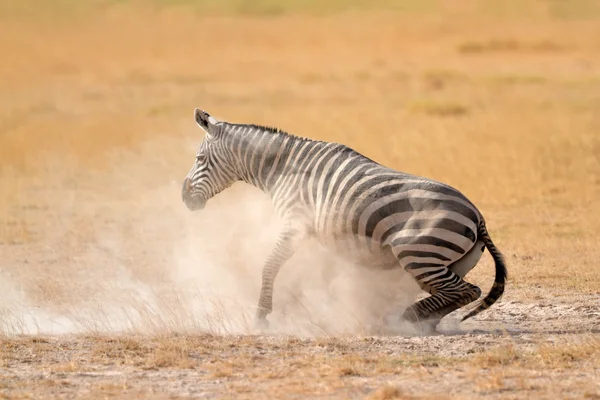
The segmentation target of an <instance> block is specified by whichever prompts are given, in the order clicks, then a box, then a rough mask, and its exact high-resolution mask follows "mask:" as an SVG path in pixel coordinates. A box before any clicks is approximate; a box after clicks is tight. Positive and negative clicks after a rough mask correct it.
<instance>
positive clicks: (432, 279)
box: [182, 109, 507, 326]
mask: <svg viewBox="0 0 600 400" xmlns="http://www.w3.org/2000/svg"><path fill="white" fill-rule="evenodd" d="M194 115H195V119H196V122H197V123H198V125H200V126H201V127H202V128H203V129H204V131H205V132H206V137H205V139H204V141H203V142H202V144H201V145H200V147H199V148H198V152H197V154H196V163H195V164H194V166H193V168H192V170H191V171H190V172H189V174H188V176H187V177H186V179H185V181H184V185H183V191H182V196H183V201H184V202H185V204H186V205H187V206H188V208H190V209H191V210H196V209H200V208H203V207H204V205H205V203H206V201H208V200H209V199H210V198H212V197H213V196H215V195H216V194H218V193H219V192H221V191H222V190H224V189H225V188H227V187H229V186H230V185H231V184H233V183H234V182H235V181H240V180H241V181H245V182H247V183H249V184H252V185H254V186H256V187H258V188H260V189H261V190H263V191H264V192H266V193H268V194H269V195H270V196H271V198H272V201H273V204H274V206H275V209H276V211H277V213H278V215H279V216H280V217H281V218H282V219H283V221H284V226H285V228H284V230H283V231H282V232H281V234H280V237H279V240H278V241H277V244H276V246H275V248H274V249H273V251H272V253H271V254H270V256H269V258H268V260H267V261H266V263H265V266H264V268H263V281H262V288H261V295H260V299H259V308H258V313H257V318H258V321H259V322H263V323H266V319H265V317H266V315H267V314H269V313H270V312H271V311H272V296H273V283H274V280H275V277H276V275H277V272H278V271H279V269H280V268H281V266H282V265H283V264H284V263H285V261H287V260H288V259H289V258H290V257H291V256H292V255H293V254H294V252H295V250H296V249H297V247H298V246H299V244H300V242H301V241H302V239H304V238H305V237H307V236H315V237H317V238H318V239H319V240H321V241H322V242H324V243H326V244H327V245H329V246H331V247H332V248H334V249H337V250H340V251H341V253H342V254H344V255H347V256H350V257H352V258H353V259H354V260H360V261H361V262H363V263H370V264H372V265H377V266H381V267H384V268H390V267H393V266H397V265H399V266H401V267H402V268H404V269H405V270H406V271H408V272H409V273H410V274H411V275H412V276H413V277H414V279H415V280H416V281H417V282H418V283H419V285H420V287H421V288H422V289H423V290H425V291H427V292H428V293H430V294H431V296H430V297H427V298H425V299H423V300H421V301H419V302H417V303H415V304H413V305H412V306H410V307H409V308H408V309H407V310H406V312H405V314H404V318H406V319H408V320H410V321H413V322H415V321H417V320H425V321H428V322H429V323H430V324H432V325H434V326H435V325H436V324H437V323H438V322H439V321H440V319H441V318H443V317H444V316H445V315H447V314H448V313H450V312H452V311H454V310H456V309H458V308H460V307H462V306H464V305H466V304H469V303H471V302H472V301H474V300H476V299H477V298H478V297H479V296H480V295H481V290H480V289H479V288H478V287H477V286H475V285H472V284H470V283H468V282H466V281H465V280H464V279H463V278H464V276H465V275H466V274H467V273H468V272H469V271H470V270H471V269H472V268H473V267H474V266H475V265H476V264H477V262H478V261H479V259H480V257H481V254H482V252H483V250H484V249H485V248H486V247H487V248H488V250H489V251H490V253H491V255H492V256H493V258H494V260H495V264H496V279H495V283H494V286H493V288H492V290H491V291H490V293H489V294H488V295H487V296H486V298H484V299H483V301H482V302H481V303H480V304H479V306H478V307H477V308H476V309H475V310H474V311H473V312H471V313H470V314H468V315H467V316H466V317H465V319H466V318H468V317H471V316H473V315H475V314H477V313H479V312H480V311H482V310H484V309H486V308H488V307H490V306H491V305H492V304H493V303H494V302H495V301H496V300H497V299H498V298H500V296H501V295H502V293H503V291H504V283H505V280H506V274H507V273H506V267H505V264H504V261H503V258H502V255H501V254H500V252H499V251H498V250H497V249H496V247H495V246H494V244H493V243H492V241H491V239H490V237H489V235H488V233H487V230H486V227H485V222H484V219H483V217H482V215H481V213H480V212H479V211H478V209H477V208H476V207H475V206H474V205H473V203H471V202H470V201H469V200H468V199H467V198H466V197H465V196H464V195H462V194H461V193H460V192H459V191H458V190H456V189H454V188H452V187H450V186H448V185H445V184H443V183H440V182H436V181H433V180H430V179H426V178H423V177H418V176H415V175H410V174H406V173H402V172H398V171H395V170H392V169H390V168H387V167H385V166H382V165H380V164H378V163H376V162H374V161H372V160H370V159H369V158H367V157H365V156H363V155H361V154H360V153H358V152H356V151H354V150H353V149H351V148H349V147H347V146H344V145H342V144H338V143H331V142H323V141H315V140H309V139H305V138H300V137H296V136H293V135H289V134H287V133H285V132H282V131H279V130H278V129H274V128H268V127H263V126H258V125H252V124H233V123H227V122H223V121H218V120H216V119H215V118H214V117H212V116H210V115H209V114H208V113H206V112H205V111H202V110H199V109H196V110H195V112H194Z"/></svg>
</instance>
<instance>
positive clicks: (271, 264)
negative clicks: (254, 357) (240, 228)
mask: <svg viewBox="0 0 600 400" xmlns="http://www.w3.org/2000/svg"><path fill="white" fill-rule="evenodd" d="M303 236H304V235H303V234H302V231H301V230H299V229H292V228H286V229H285V230H284V231H283V232H282V233H281V234H280V235H279V238H278V239H277V243H276V244H275V247H274V248H273V250H272V251H271V253H270V254H269V256H268V257H267V261H266V262H265V264H264V267H263V270H262V285H261V288H260V297H259V299H258V309H257V311H256V325H257V327H258V328H266V327H268V326H269V322H268V321H267V318H266V317H267V315H269V314H270V313H271V312H272V311H273V285H274V283H275V278H276V277H277V273H278V272H279V270H280V269H281V267H282V266H283V264H285V262H286V261H288V260H289V259H290V258H291V257H292V256H293V255H294V253H295V252H296V250H297V248H298V246H299V244H300V241H301V239H302V238H303Z"/></svg>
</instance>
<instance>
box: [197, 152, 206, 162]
mask: <svg viewBox="0 0 600 400" xmlns="http://www.w3.org/2000/svg"><path fill="white" fill-rule="evenodd" d="M205 161H206V156H205V155H204V154H198V155H197V156H196V162H197V163H198V164H203V163H204V162H205Z"/></svg>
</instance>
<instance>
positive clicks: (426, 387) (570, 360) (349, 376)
mask: <svg viewBox="0 0 600 400" xmlns="http://www.w3.org/2000/svg"><path fill="white" fill-rule="evenodd" d="M538 339H539V340H540V341H542V342H543V341H545V340H553V341H555V344H553V345H545V344H536V345H531V343H528V341H526V340H522V339H520V338H509V337H505V338H499V339H498V340H497V342H502V344H500V345H501V346H502V347H505V346H509V347H510V348H511V350H510V351H509V353H510V355H508V356H500V353H501V351H502V350H501V348H498V349H491V350H481V351H476V352H475V353H474V354H471V355H469V356H465V355H464V354H460V353H454V354H453V353H448V354H444V355H437V356H436V358H437V361H436V362H435V363H431V361H428V358H430V357H431V356H432V355H433V353H432V352H431V351H432V349H431V348H429V346H427V343H426V342H424V341H422V339H419V338H412V339H403V340H398V339H396V338H387V339H386V338H384V339H377V342H376V343H373V342H370V345H369V342H365V340H362V339H360V338H346V339H341V340H343V341H344V345H345V350H347V351H343V350H338V351H331V350H330V349H327V348H326V347H323V346H319V344H318V340H317V339H311V340H302V341H299V342H294V343H293V344H292V345H290V343H289V340H288V339H286V338H264V337H252V336H245V337H244V336H242V337H235V336H221V337H215V336H210V335H201V336H198V335H195V336H162V337H152V338H150V337H146V336H127V337H118V336H116V337H112V338H110V339H107V338H105V337H66V338H61V339H56V338H48V339H45V338H38V339H36V340H35V341H34V340H32V339H31V338H27V337H12V338H5V339H2V341H1V342H0V344H1V345H2V347H1V349H2V352H1V353H0V355H1V356H2V359H3V360H6V361H5V363H6V371H7V372H6V374H7V375H5V376H6V377H7V378H9V379H7V380H5V382H6V383H5V384H4V386H3V387H2V388H1V389H0V390H5V391H6V390H7V389H8V390H11V391H12V392H13V393H15V394H18V393H20V392H21V391H23V390H24V386H26V385H27V383H28V382H30V379H34V377H35V376H38V374H41V378H42V379H43V380H44V381H45V382H46V384H40V383H38V384H36V385H35V386H33V387H32V388H31V390H32V391H30V392H29V393H32V394H33V395H34V396H35V395H36V394H37V393H39V392H37V390H50V393H52V394H55V395H57V394H59V393H67V392H68V391H69V388H71V390H77V388H82V387H88V386H89V385H90V384H93V387H92V389H91V393H90V394H91V395H93V396H98V395H100V394H102V393H104V394H110V392H113V391H114V392H117V393H120V394H121V395H126V394H133V393H136V392H140V391H141V392H147V393H149V394H150V393H156V392H157V391H159V390H160V391H161V392H162V393H163V394H165V395H171V394H176V393H186V392H188V393H190V394H192V395H194V396H200V395H208V396H209V397H212V396H214V395H217V394H218V393H219V392H220V391H221V390H222V388H221V386H220V385H223V384H225V385H227V387H228V388H229V389H231V390H235V391H236V392H237V393H238V394H240V395H241V394H243V393H245V394H246V395H254V396H257V395H258V396H259V397H260V393H261V392H268V393H271V394H272V395H274V396H281V395H302V396H311V397H312V396H319V395H326V394H333V393H336V394H337V395H338V396H340V395H341V396H347V395H354V396H355V395H357V394H362V395H363V396H367V398H369V399H393V398H397V399H420V398H439V399H441V398H447V396H448V394H451V395H457V396H459V397H462V396H464V395H467V394H468V395H475V396H498V395H501V394H502V393H503V392H506V391H510V392H514V394H515V395H518V396H523V395H526V394H527V395H529V396H539V397H543V398H545V397H546V396H549V395H561V394H567V393H571V394H575V393H578V394H580V395H583V394H587V395H588V396H592V395H593V393H594V387H596V390H597V385H596V386H594V385H595V384H594V383H593V382H591V381H590V380H592V381H593V378H592V377H593V376H594V371H597V369H598V368H600V364H599V363H598V360H599V357H598V355H599V350H598V349H599V348H600V346H599V344H600V342H599V340H598V338H597V337H593V336H591V337H590V336H572V337H570V338H568V339H566V338H559V339H558V340H557V339H556V338H552V337H551V336H540V337H539V338H538ZM567 340H568V341H569V342H568V343H567ZM373 344H376V346H373ZM411 344H412V346H410V345H411ZM32 345H33V346H35V352H36V353H40V356H39V357H40V359H39V360H38V361H37V362H32V361H31V360H30V359H29V357H30V354H31V353H32V351H31V350H32ZM40 346H42V347H40ZM411 347H412V349H411V350H408V349H409V348H411ZM465 347H466V348H465V350H469V348H470V349H471V350H472V349H474V348H475V346H473V345H471V346H469V345H468V344H467V345H466V346H465ZM123 348H127V349H133V350H132V351H131V352H129V351H122V349H123ZM217 348H218V351H215V350H216V349H217ZM115 349H121V350H120V351H116V352H114V353H112V354H114V355H113V356H112V357H110V363H111V364H107V363H106V361H108V360H109V359H104V358H98V354H108V353H110V352H113V351H114V350H115ZM282 349H285V350H283V351H282ZM167 354H168V355H167ZM165 355H166V356H165ZM132 359H136V360H137V361H136V363H134V364H131V360H132ZM381 363H387V365H388V368H386V369H381V368H379V369H374V368H373V367H374V366H375V365H378V364H381ZM344 365H352V367H344ZM115 366H120V367H118V368H115ZM340 366H342V367H340ZM573 371H579V372H578V374H573ZM449 376H452V377H453V378H452V379H450V380H447V377H449ZM175 377H176V378H175ZM173 378H175V379H173ZM556 379H561V380H562V381H560V382H558V381H556ZM248 382H252V387H251V388H249V387H248V386H247V383H248ZM216 383H219V384H218V385H216V386H215V384H216ZM459 383H460V384H459ZM472 384H474V386H472ZM419 386H420V387H419ZM415 389H416V390H415ZM151 397H152V396H151Z"/></svg>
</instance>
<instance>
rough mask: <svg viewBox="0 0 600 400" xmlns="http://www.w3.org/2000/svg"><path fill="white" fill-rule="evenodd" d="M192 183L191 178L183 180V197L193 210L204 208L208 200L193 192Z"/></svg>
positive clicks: (188, 206)
mask: <svg viewBox="0 0 600 400" xmlns="http://www.w3.org/2000/svg"><path fill="white" fill-rule="evenodd" d="M191 189H192V187H191V185H190V181H189V179H186V180H185V181H183V188H182V189H181V199H182V200H183V202H184V203H185V205H186V206H187V208H188V209H189V210H191V211H197V210H202V209H203V208H204V206H205V204H206V201H205V200H204V199H203V198H201V197H200V196H198V195H193V194H191Z"/></svg>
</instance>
